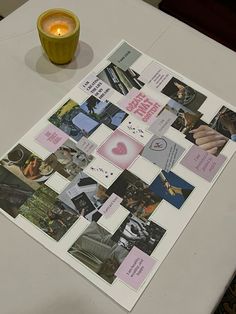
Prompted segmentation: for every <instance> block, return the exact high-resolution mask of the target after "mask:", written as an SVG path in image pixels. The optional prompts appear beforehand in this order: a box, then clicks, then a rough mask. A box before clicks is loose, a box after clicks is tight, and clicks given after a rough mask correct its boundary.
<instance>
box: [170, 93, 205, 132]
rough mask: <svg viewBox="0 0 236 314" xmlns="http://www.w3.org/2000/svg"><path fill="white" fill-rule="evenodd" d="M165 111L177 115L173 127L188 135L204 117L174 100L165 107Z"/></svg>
mask: <svg viewBox="0 0 236 314" xmlns="http://www.w3.org/2000/svg"><path fill="white" fill-rule="evenodd" d="M165 109H167V110H169V111H171V112H172V113H174V114H175V115H177V119H176V120H175V121H174V122H173V123H172V125H171V126H172V127H173V128H175V129H177V130H179V131H180V132H181V133H183V134H186V133H187V132H189V131H190V130H192V129H193V128H194V126H195V124H196V123H197V121H199V119H200V118H201V116H202V114H201V113H200V112H193V111H192V110H190V109H189V108H187V107H185V106H183V105H181V104H179V103H178V102H176V101H175V100H172V99H171V100H170V101H169V102H168V104H167V105H166V106H165Z"/></svg>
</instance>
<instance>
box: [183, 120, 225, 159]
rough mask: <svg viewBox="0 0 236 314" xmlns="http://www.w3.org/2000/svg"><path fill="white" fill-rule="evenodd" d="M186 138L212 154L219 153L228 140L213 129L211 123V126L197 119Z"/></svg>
mask: <svg viewBox="0 0 236 314" xmlns="http://www.w3.org/2000/svg"><path fill="white" fill-rule="evenodd" d="M215 127H217V125H216V126H215ZM186 139H187V140H189V141H190V142H192V143H194V144H195V145H197V146H199V147H200V148H201V149H202V150H204V151H206V152H208V153H209V154H212V155H214V156H217V155H219V153H220V152H221V150H222V149H223V148H224V146H225V145H226V143H227V142H228V140H229V139H228V137H226V136H225V135H223V134H221V133H219V132H218V131H217V130H216V129H214V127H213V125H212V127H211V126H210V125H208V124H207V123H205V122H204V121H202V120H199V121H198V122H197V123H196V124H195V126H194V128H193V129H192V130H191V131H189V133H188V134H187V135H186Z"/></svg>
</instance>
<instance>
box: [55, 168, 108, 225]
mask: <svg viewBox="0 0 236 314" xmlns="http://www.w3.org/2000/svg"><path fill="white" fill-rule="evenodd" d="M108 197H109V196H108V195H107V194H106V188H104V187H103V186H102V185H100V184H99V183H97V182H96V181H95V180H94V179H92V178H90V177H89V176H88V175H86V174H85V173H84V172H81V173H80V174H79V175H77V176H76V177H75V179H74V180H73V181H72V182H71V184H69V185H68V187H67V188H66V189H65V190H64V191H63V192H62V193H61V194H60V195H59V199H60V200H61V201H62V202H64V203H65V204H67V205H68V206H70V207H71V208H73V209H74V210H76V211H77V212H79V214H80V215H82V216H83V217H84V218H86V219H87V220H89V221H98V219H99V218H100V217H101V216H102V214H100V213H99V211H98V210H99V208H100V207H101V206H102V205H103V204H104V203H105V201H106V200H107V199H108Z"/></svg>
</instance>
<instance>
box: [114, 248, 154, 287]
mask: <svg viewBox="0 0 236 314" xmlns="http://www.w3.org/2000/svg"><path fill="white" fill-rule="evenodd" d="M155 264H156V261H155V260H154V259H153V258H152V257H150V256H149V255H147V254H146V253H144V252H143V251H141V250H140V249H138V248H137V247H135V246H134V247H133V248H132V250H131V251H130V252H129V254H128V255H127V256H126V258H125V259H124V261H123V263H122V264H121V265H120V267H119V268H118V269H117V271H116V273H115V275H116V276H117V277H118V278H119V279H121V280H122V281H124V282H125V283H126V284H127V285H129V286H131V287H132V288H134V289H135V290H138V289H139V288H140V286H141V285H142V284H143V282H144V281H145V280H146V278H147V276H148V274H149V273H150V271H151V270H152V268H153V267H154V265H155Z"/></svg>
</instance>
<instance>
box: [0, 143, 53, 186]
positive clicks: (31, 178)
mask: <svg viewBox="0 0 236 314" xmlns="http://www.w3.org/2000/svg"><path fill="white" fill-rule="evenodd" d="M0 164H1V165H3V166H4V167H5V168H6V169H8V170H9V171H10V172H12V173H13V174H14V175H16V176H17V177H18V178H19V179H21V180H22V181H24V182H25V183H26V184H28V185H29V186H30V187H31V188H32V189H34V190H37V189H38V188H39V187H40V184H42V183H44V182H45V181H46V180H47V179H48V178H49V177H50V176H51V175H52V174H53V172H54V171H55V168H56V165H57V161H56V158H55V157H54V156H53V155H51V156H49V157H48V158H47V159H46V160H42V159H40V158H39V157H38V156H36V155H35V154H33V153H32V152H30V151H29V150H28V149H26V148H25V147H24V146H22V145H21V144H18V145H16V146H15V147H14V148H13V149H12V150H11V151H10V152H9V153H8V154H7V155H6V156H5V157H4V158H3V159H2V160H1V161H0Z"/></svg>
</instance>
